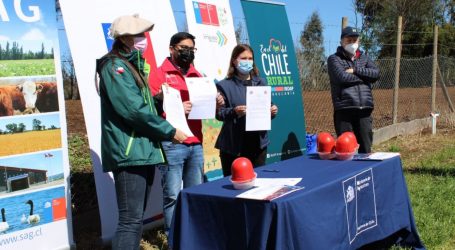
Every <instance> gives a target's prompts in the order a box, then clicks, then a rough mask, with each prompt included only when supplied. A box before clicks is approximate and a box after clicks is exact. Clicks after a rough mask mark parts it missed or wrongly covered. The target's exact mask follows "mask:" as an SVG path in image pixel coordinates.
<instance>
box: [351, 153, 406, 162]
mask: <svg viewBox="0 0 455 250" xmlns="http://www.w3.org/2000/svg"><path fill="white" fill-rule="evenodd" d="M395 156H400V153H395V152H376V153H368V154H357V155H354V158H353V160H357V161H382V160H386V159H390V158H392V157H395Z"/></svg>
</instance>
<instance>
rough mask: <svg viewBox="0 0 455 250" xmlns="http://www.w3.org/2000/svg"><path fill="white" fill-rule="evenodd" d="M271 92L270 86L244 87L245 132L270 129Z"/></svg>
mask: <svg viewBox="0 0 455 250" xmlns="http://www.w3.org/2000/svg"><path fill="white" fill-rule="evenodd" d="M271 92H272V89H271V88H270V86H254V87H246V125H245V130H246V131H259V130H270V129H271V123H272V117H271V115H270V104H271V103H272V95H271Z"/></svg>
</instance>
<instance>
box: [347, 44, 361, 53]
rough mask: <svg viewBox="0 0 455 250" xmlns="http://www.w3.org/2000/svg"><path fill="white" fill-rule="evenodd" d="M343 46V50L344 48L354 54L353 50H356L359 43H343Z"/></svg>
mask: <svg viewBox="0 0 455 250" xmlns="http://www.w3.org/2000/svg"><path fill="white" fill-rule="evenodd" d="M343 48H344V50H346V51H347V52H348V53H349V54H351V55H355V52H356V51H357V49H358V48H359V44H358V43H350V44H346V45H344V47H343Z"/></svg>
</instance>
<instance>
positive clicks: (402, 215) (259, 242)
mask: <svg viewBox="0 0 455 250" xmlns="http://www.w3.org/2000/svg"><path fill="white" fill-rule="evenodd" d="M264 170H265V171H264ZM270 170H278V172H270ZM255 171H256V172H257V174H258V178H274V177H276V178H290V177H302V178H303V179H302V181H301V182H300V183H298V184H297V185H299V186H304V187H305V188H304V189H302V190H299V191H296V192H294V193H290V194H288V195H285V196H282V197H280V198H277V199H274V200H272V201H262V200H261V201H259V200H246V199H239V198H236V197H235V196H236V195H238V194H240V193H242V192H244V190H234V189H233V187H232V185H231V183H230V181H229V178H223V179H220V180H217V181H213V182H209V183H204V184H202V185H198V186H194V187H191V188H187V189H183V190H182V191H181V193H180V195H179V197H178V200H177V205H176V209H175V214H174V221H173V224H172V228H171V232H170V238H169V243H170V245H171V246H172V249H174V250H178V249H185V250H191V249H198V250H202V249H210V250H215V249H226V250H231V249H233V250H234V249H235V250H241V249H317V250H320V249H358V248H361V247H365V245H367V244H370V243H373V245H371V244H370V245H368V246H370V247H371V246H373V247H372V248H376V247H377V246H382V245H384V244H387V245H390V244H393V243H398V244H400V245H402V246H408V247H413V248H415V249H425V247H424V246H423V244H422V242H421V240H420V238H419V235H418V233H417V229H416V226H415V222H414V217H413V212H412V208H411V205H410V201H409V196H408V191H407V187H406V183H405V180H404V176H403V172H402V167H401V159H400V158H399V157H393V158H390V159H387V160H383V161H338V160H320V159H318V158H317V157H308V156H302V157H297V158H293V159H290V160H286V161H282V162H277V163H273V164H270V165H267V166H264V167H260V168H256V169H255ZM381 240H382V241H381ZM374 244H376V247H374V246H375V245H374Z"/></svg>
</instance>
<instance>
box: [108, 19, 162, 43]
mask: <svg viewBox="0 0 455 250" xmlns="http://www.w3.org/2000/svg"><path fill="white" fill-rule="evenodd" d="M153 26H154V24H153V23H152V22H150V21H148V20H146V19H143V18H140V17H139V14H134V15H126V16H120V17H117V18H116V19H115V20H114V22H112V24H111V27H110V28H109V36H111V37H112V38H114V39H115V38H117V37H119V36H125V35H137V34H141V33H144V32H147V31H150V30H152V29H153Z"/></svg>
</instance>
